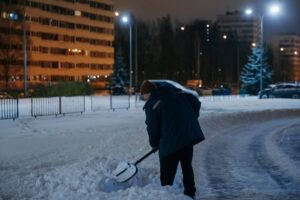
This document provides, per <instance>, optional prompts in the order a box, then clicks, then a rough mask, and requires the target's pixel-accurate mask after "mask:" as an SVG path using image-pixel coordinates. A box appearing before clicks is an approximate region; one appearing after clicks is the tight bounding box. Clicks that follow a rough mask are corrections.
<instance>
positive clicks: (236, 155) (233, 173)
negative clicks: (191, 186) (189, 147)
mask: <svg viewBox="0 0 300 200" xmlns="http://www.w3.org/2000/svg"><path fill="white" fill-rule="evenodd" d="M297 123H298V124H299V118H297V117H296V118H291V119H277V120H270V121H263V122H255V121H254V122H253V123H252V124H249V123H248V124H240V125H237V126H235V127H233V128H231V129H227V130H226V129H225V130H224V131H222V132H220V133H217V134H216V135H214V137H212V138H209V139H208V140H207V141H206V142H205V143H206V144H205V147H204V148H203V149H202V150H200V151H203V152H201V155H202V157H204V158H203V159H202V160H201V159H200V160H201V161H200V163H201V164H202V166H203V168H204V169H200V171H201V170H202V174H203V173H204V174H205V178H206V179H207V180H201V178H199V180H200V184H199V186H200V187H203V185H204V187H207V189H204V190H203V191H201V189H200V192H199V194H200V195H199V196H201V193H204V197H210V198H209V199H211V197H213V198H217V199H218V198H221V199H259V198H266V199H280V198H283V197H284V199H294V198H295V199H296V198H299V197H300V195H299V194H297V186H298V188H299V185H300V184H299V180H295V178H294V177H292V176H291V173H287V170H286V169H285V168H282V166H280V165H279V164H278V161H277V162H274V159H276V156H275V157H274V153H275V154H276V153H278V152H281V151H280V150H279V149H278V148H279V147H277V146H276V144H275V141H274V139H273V138H274V136H275V135H277V134H278V133H280V131H281V130H282V129H287V128H288V127H292V126H294V125H295V124H297ZM279 162H280V161H279ZM201 164H200V165H201ZM288 166H289V168H290V172H292V171H293V170H295V169H296V168H297V167H296V166H295V163H293V162H289V165H288ZM196 173H197V172H196ZM200 173H201V172H200ZM202 178H203V177H202ZM203 183H204V184H203ZM292 186H293V187H292ZM298 193H299V189H298ZM202 197H203V196H202ZM201 199H202V198H201Z"/></svg>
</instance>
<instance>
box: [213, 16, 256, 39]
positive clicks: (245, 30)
mask: <svg viewBox="0 0 300 200" xmlns="http://www.w3.org/2000/svg"><path fill="white" fill-rule="evenodd" d="M217 27H218V30H219V32H220V34H222V35H224V36H225V37H226V36H227V35H228V34H234V35H235V36H236V37H237V39H238V41H239V42H242V43H249V44H259V41H260V32H261V27H260V18H259V16H255V15H253V16H246V15H245V14H243V13H241V12H239V11H234V12H227V13H226V14H222V15H217Z"/></svg>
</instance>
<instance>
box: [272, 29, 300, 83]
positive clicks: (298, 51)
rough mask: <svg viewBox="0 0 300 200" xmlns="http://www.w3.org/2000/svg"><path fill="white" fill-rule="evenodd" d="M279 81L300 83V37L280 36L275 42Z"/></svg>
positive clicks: (275, 61) (294, 35)
mask: <svg viewBox="0 0 300 200" xmlns="http://www.w3.org/2000/svg"><path fill="white" fill-rule="evenodd" d="M273 52H274V64H275V69H276V70H275V72H276V73H275V75H276V79H277V81H298V82H300V35H297V34H280V35H277V36H276V37H274V41H273Z"/></svg>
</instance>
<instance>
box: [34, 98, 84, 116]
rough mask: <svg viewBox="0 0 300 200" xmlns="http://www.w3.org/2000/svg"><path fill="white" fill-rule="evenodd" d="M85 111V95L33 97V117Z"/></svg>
mask: <svg viewBox="0 0 300 200" xmlns="http://www.w3.org/2000/svg"><path fill="white" fill-rule="evenodd" d="M83 112H85V98H84V97H83V96H77V97H45V98H32V99H31V116H33V117H37V116H48V115H56V116H57V115H61V114H63V115H65V114H68V113H83Z"/></svg>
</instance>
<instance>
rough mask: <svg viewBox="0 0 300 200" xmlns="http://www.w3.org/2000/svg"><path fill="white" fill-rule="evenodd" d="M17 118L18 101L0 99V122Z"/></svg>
mask: <svg viewBox="0 0 300 200" xmlns="http://www.w3.org/2000/svg"><path fill="white" fill-rule="evenodd" d="M18 117H19V101H18V99H0V120H3V119H13V120H15V119H16V118H18Z"/></svg>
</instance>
